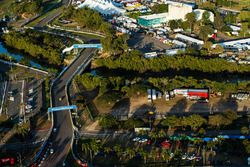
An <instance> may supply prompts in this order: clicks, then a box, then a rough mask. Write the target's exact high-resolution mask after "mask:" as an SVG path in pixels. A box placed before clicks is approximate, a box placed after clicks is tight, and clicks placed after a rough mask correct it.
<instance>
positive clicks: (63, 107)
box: [48, 105, 77, 112]
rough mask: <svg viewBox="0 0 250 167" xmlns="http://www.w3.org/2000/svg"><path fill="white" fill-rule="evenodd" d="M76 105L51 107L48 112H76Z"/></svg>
mask: <svg viewBox="0 0 250 167" xmlns="http://www.w3.org/2000/svg"><path fill="white" fill-rule="evenodd" d="M76 109H77V106H76V105H71V106H60V107H50V108H48V112H55V111H62V110H76Z"/></svg>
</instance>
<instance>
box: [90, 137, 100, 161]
mask: <svg viewBox="0 0 250 167" xmlns="http://www.w3.org/2000/svg"><path fill="white" fill-rule="evenodd" d="M89 147H90V150H89V154H90V159H91V161H92V160H93V157H94V155H95V154H96V153H98V151H99V150H100V148H101V145H100V143H97V141H96V139H91V140H90V142H89Z"/></svg>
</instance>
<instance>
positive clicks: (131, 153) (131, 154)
mask: <svg viewBox="0 0 250 167" xmlns="http://www.w3.org/2000/svg"><path fill="white" fill-rule="evenodd" d="M126 152H127V155H128V156H129V159H132V158H133V157H134V156H135V151H134V150H133V149H132V148H130V147H128V148H127V151H126Z"/></svg>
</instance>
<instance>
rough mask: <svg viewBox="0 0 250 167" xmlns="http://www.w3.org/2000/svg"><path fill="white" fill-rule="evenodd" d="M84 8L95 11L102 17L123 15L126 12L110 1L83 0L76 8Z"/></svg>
mask: <svg viewBox="0 0 250 167" xmlns="http://www.w3.org/2000/svg"><path fill="white" fill-rule="evenodd" d="M84 6H87V7H89V8H91V9H94V10H97V11H98V12H100V13H101V14H103V15H123V14H124V13H125V12H126V11H125V10H124V9H121V8H119V7H117V6H115V5H114V4H113V2H112V0H85V1H84V2H83V3H81V4H80V5H78V6H77V8H82V7H84Z"/></svg>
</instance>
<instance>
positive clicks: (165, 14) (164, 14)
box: [139, 13, 168, 20]
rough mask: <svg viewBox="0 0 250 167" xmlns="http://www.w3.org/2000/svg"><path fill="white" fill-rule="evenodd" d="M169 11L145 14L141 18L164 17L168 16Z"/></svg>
mask: <svg viewBox="0 0 250 167" xmlns="http://www.w3.org/2000/svg"><path fill="white" fill-rule="evenodd" d="M167 14H168V13H160V14H152V15H145V16H140V17H139V18H142V19H145V20H152V19H157V18H163V17H166V16H167Z"/></svg>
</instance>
